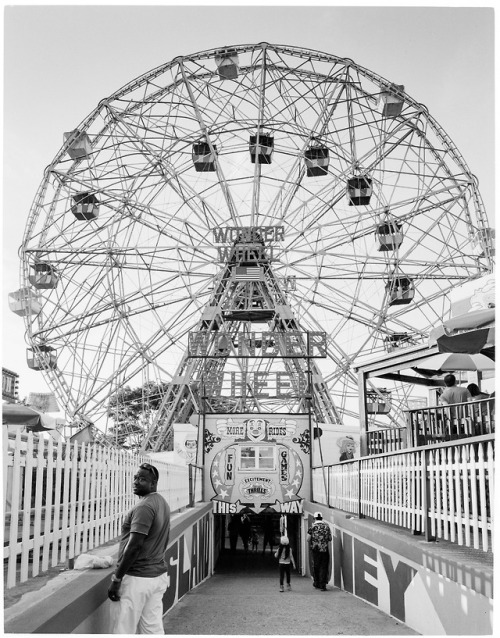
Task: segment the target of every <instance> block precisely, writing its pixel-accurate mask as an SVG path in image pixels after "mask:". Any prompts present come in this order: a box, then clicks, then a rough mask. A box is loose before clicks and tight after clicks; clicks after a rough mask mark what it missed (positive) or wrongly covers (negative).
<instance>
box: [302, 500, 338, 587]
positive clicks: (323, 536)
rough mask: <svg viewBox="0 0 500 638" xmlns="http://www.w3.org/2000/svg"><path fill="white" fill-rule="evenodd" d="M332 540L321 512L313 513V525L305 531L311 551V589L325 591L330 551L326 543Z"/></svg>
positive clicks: (328, 527)
mask: <svg viewBox="0 0 500 638" xmlns="http://www.w3.org/2000/svg"><path fill="white" fill-rule="evenodd" d="M331 540H332V532H331V530H330V526H329V525H328V524H327V523H325V522H324V521H323V516H322V514H321V512H315V514H314V523H313V524H312V526H311V527H310V528H309V529H308V530H307V541H308V542H309V543H310V547H311V551H312V572H313V587H316V588H317V589H321V591H326V584H327V582H328V565H329V562H330V551H329V546H328V543H329V542H330V541H331Z"/></svg>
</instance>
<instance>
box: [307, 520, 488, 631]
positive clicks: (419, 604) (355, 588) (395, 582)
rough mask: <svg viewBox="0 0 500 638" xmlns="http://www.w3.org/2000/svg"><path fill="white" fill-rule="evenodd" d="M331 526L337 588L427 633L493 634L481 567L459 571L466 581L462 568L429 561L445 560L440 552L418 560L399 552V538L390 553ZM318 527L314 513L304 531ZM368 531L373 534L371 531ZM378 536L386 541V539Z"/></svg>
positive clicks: (332, 569) (332, 576) (333, 578)
mask: <svg viewBox="0 0 500 638" xmlns="http://www.w3.org/2000/svg"><path fill="white" fill-rule="evenodd" d="M326 522H328V524H329V525H330V527H331V529H332V536H333V543H332V556H331V561H330V579H329V582H330V583H331V584H333V585H334V586H335V587H339V588H341V589H343V590H344V591H347V592H349V593H351V594H354V595H356V596H358V597H359V598H361V599H363V600H365V601H367V602H369V603H370V604H372V605H374V606H376V607H378V608H379V609H380V610H381V611H383V612H385V613H387V614H390V615H391V616H393V617H394V618H397V619H398V620H400V621H401V622H403V623H405V624H406V625H408V626H409V627H411V628H412V629H414V630H415V631H417V632H419V633H420V634H422V635H438V634H439V635H491V633H492V616H493V601H492V595H493V594H492V587H490V588H488V587H487V586H486V585H485V583H484V580H485V579H484V578H482V574H481V573H480V572H478V571H477V569H474V568H473V567H471V569H470V570H469V573H467V568H466V567H465V566H463V567H462V568H461V569H460V570H458V572H460V571H463V574H462V582H460V578H458V576H459V573H458V572H457V566H456V565H455V566H454V569H453V568H452V566H450V569H449V572H447V571H446V570H443V569H442V568H441V569H435V565H434V564H433V561H432V560H429V557H432V556H435V555H439V556H440V559H439V561H441V560H442V558H441V554H439V552H438V550H436V549H435V548H434V549H429V550H428V551H426V549H425V547H424V548H423V549H422V552H421V561H420V562H417V561H418V558H417V560H410V559H409V558H407V557H404V556H402V555H400V554H398V553H397V549H396V548H397V544H394V538H391V539H388V545H389V547H391V549H389V547H384V546H381V545H380V544H379V543H378V542H375V541H373V542H371V540H370V539H368V538H362V537H361V536H358V535H356V534H353V533H350V532H348V531H346V530H343V529H341V528H340V527H337V526H336V525H335V526H334V525H333V524H331V523H330V522H329V521H326ZM312 523H313V517H312V515H309V516H308V517H307V520H305V521H304V533H305V531H307V529H308V528H309V527H310V526H311V524H312ZM366 531H367V533H368V534H369V533H370V528H369V527H366ZM377 538H378V540H379V541H380V535H379V536H378V537H377ZM392 545H394V550H393V549H392ZM416 556H418V554H416ZM444 561H445V562H446V559H444ZM310 571H311V564H310V565H309V572H310ZM423 609H425V613H422V610H423Z"/></svg>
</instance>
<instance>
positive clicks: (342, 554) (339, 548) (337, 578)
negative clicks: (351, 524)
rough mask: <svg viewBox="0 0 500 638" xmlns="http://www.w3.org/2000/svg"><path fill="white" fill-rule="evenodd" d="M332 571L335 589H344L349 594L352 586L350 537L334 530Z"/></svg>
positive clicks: (351, 591) (352, 589)
mask: <svg viewBox="0 0 500 638" xmlns="http://www.w3.org/2000/svg"><path fill="white" fill-rule="evenodd" d="M333 554H334V562H333V564H334V570H333V582H334V584H335V586H336V587H339V588H342V585H343V589H345V591H348V592H350V593H351V594H352V593H353V591H354V588H353V585H354V580H353V556H352V537H351V536H350V535H349V534H346V533H345V532H344V533H343V534H342V533H341V532H340V530H338V529H335V530H334V534H333Z"/></svg>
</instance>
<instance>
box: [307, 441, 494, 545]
mask: <svg viewBox="0 0 500 638" xmlns="http://www.w3.org/2000/svg"><path fill="white" fill-rule="evenodd" d="M494 483H495V481H494V435H485V436H481V437H477V438H476V439H475V440H474V441H472V440H471V439H468V440H465V439H462V440H459V441H454V442H452V443H447V444H440V445H436V446H429V447H426V448H412V449H409V450H401V451H399V452H393V453H386V454H378V455H374V456H369V457H363V458H361V459H358V460H353V461H351V462H349V463H347V462H345V463H339V464H336V465H330V466H328V467H325V468H320V467H318V468H314V469H313V500H314V501H316V502H318V503H323V504H325V505H329V506H330V507H335V508H338V509H341V510H343V511H346V512H350V513H353V514H357V515H362V516H366V517H367V518H372V519H374V520H378V521H382V522H384V523H389V524H392V525H396V526H398V527H403V528H406V529H408V530H411V531H412V532H422V533H427V535H428V536H429V537H430V538H442V539H444V540H449V541H451V542H456V543H457V544H459V545H464V546H466V547H473V548H474V549H481V550H483V551H490V550H491V549H492V538H493V533H492V522H493V508H494V502H495V501H494Z"/></svg>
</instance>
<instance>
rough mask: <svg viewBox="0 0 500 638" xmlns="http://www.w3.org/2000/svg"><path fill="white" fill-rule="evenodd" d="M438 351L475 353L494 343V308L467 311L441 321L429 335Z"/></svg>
mask: <svg viewBox="0 0 500 638" xmlns="http://www.w3.org/2000/svg"><path fill="white" fill-rule="evenodd" d="M435 344H437V345H438V348H439V352H464V353H468V354H476V353H478V352H481V351H482V350H484V349H485V348H491V347H492V346H494V345H495V309H494V308H485V309H482V310H478V311H475V312H467V313H464V314H462V315H458V316H456V317H452V318H451V319H448V320H447V321H445V322H443V323H442V325H440V326H438V327H437V328H435V329H434V330H432V332H431V333H430V335H429V346H433V345H435Z"/></svg>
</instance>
